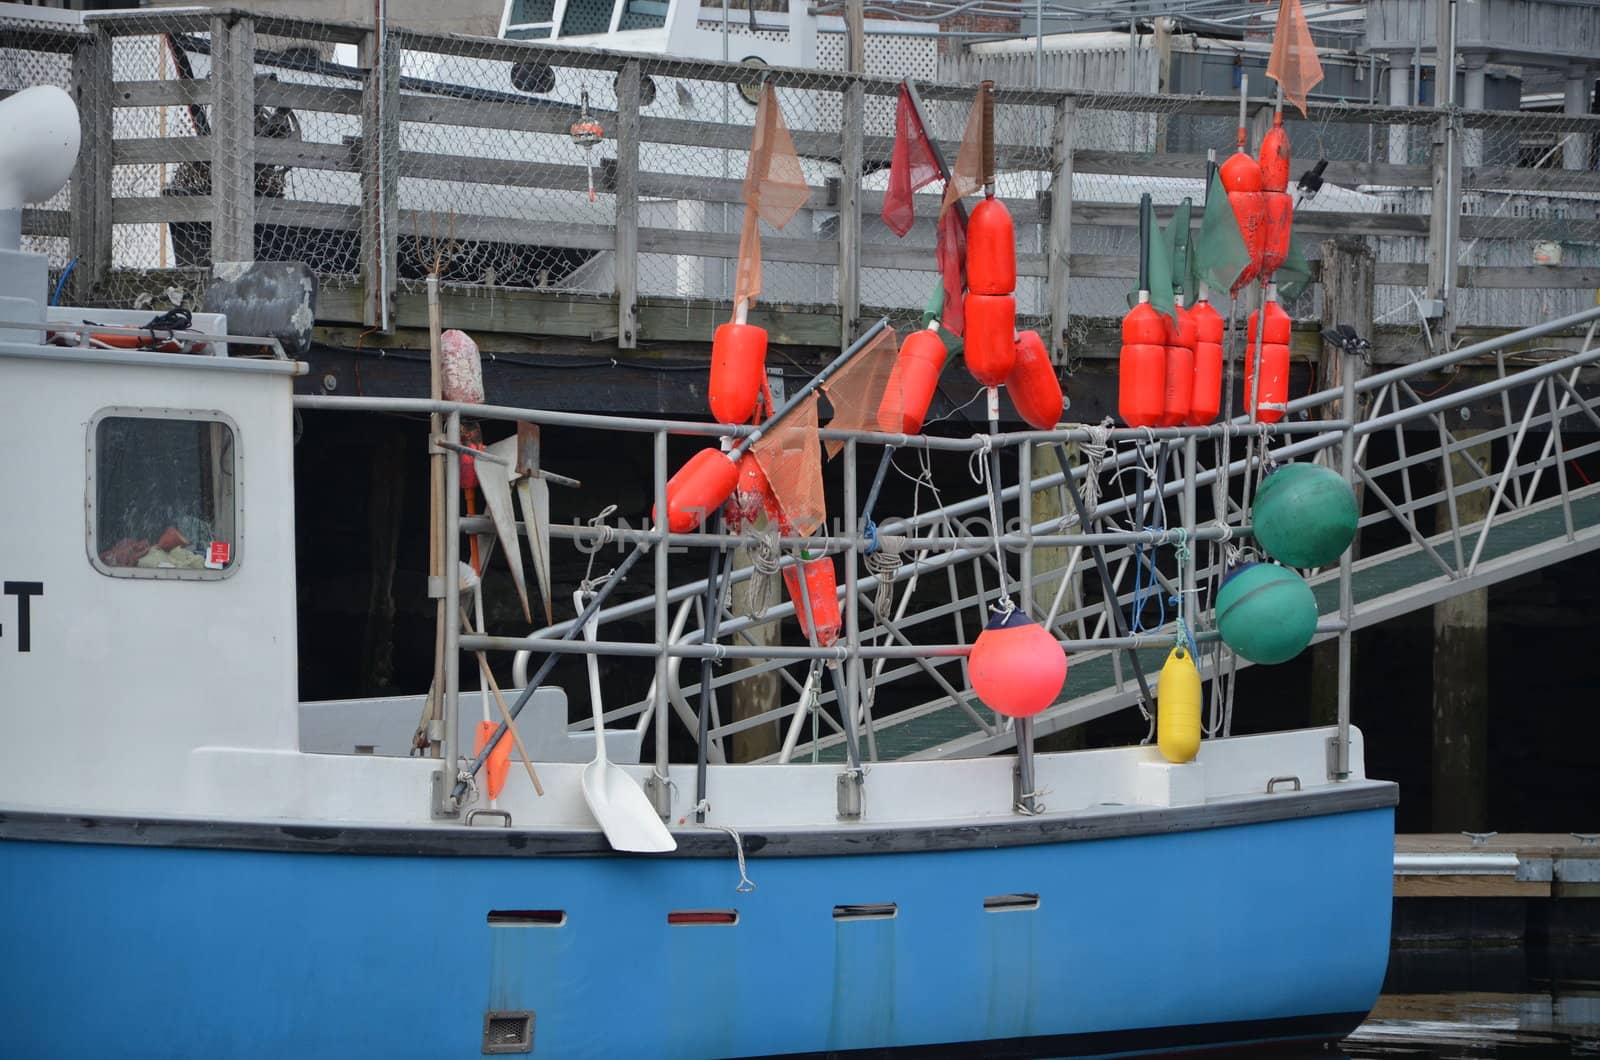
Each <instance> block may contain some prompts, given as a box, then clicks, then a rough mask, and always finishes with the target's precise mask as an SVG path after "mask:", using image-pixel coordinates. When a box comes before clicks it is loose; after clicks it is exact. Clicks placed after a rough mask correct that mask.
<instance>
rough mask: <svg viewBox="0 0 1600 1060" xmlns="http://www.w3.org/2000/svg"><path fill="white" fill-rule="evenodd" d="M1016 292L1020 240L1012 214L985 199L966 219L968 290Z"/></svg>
mask: <svg viewBox="0 0 1600 1060" xmlns="http://www.w3.org/2000/svg"><path fill="white" fill-rule="evenodd" d="M1016 289H1017V237H1016V231H1015V228H1014V227H1013V225H1012V223H1011V211H1010V210H1007V209H1006V206H1005V203H1003V202H1001V201H1000V200H999V199H984V200H983V201H982V202H980V203H978V205H976V206H974V207H973V208H972V215H971V216H970V217H968V218H967V290H969V291H971V292H972V293H973V294H1010V293H1011V292H1013V291H1015V290H1016Z"/></svg>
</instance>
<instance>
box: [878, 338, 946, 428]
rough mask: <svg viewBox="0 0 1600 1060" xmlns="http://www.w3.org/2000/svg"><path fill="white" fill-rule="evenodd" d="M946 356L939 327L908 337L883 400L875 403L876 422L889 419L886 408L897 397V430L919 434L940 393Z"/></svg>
mask: <svg viewBox="0 0 1600 1060" xmlns="http://www.w3.org/2000/svg"><path fill="white" fill-rule="evenodd" d="M947 355H948V351H947V350H946V349H945V347H944V340H943V339H941V338H940V337H939V325H938V324H933V325H931V326H929V327H926V328H923V329H922V330H921V331H913V332H912V333H911V334H909V335H907V336H906V341H905V342H903V343H901V344H900V355H899V356H898V357H897V358H896V359H895V362H894V375H893V376H891V377H890V379H889V385H888V386H887V387H885V388H884V393H883V400H882V401H880V402H879V403H878V422H879V423H883V422H884V421H885V420H886V419H889V418H891V416H892V408H891V409H887V410H886V408H885V406H888V405H890V403H891V402H892V401H893V400H894V399H895V397H896V396H898V398H899V401H900V429H901V430H902V431H904V432H905V433H907V434H921V433H922V421H923V420H924V419H926V418H927V416H928V406H929V405H931V404H933V395H934V394H935V393H937V392H938V390H939V373H940V372H942V371H944V361H945V357H946V356H947ZM896 388H898V395H896Z"/></svg>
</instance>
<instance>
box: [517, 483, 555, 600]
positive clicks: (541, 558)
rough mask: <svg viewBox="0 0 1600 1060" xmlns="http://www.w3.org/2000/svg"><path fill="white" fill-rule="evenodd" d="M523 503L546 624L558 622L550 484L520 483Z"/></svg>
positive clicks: (529, 543) (523, 516) (534, 571)
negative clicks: (552, 590)
mask: <svg viewBox="0 0 1600 1060" xmlns="http://www.w3.org/2000/svg"><path fill="white" fill-rule="evenodd" d="M517 495H518V497H519V498H520V499H521V501H522V523H523V525H524V526H526V527H527V528H528V551H529V552H530V553H532V555H533V576H534V580H535V581H536V582H538V584H539V595H540V597H542V598H543V600H544V620H545V624H546V625H553V624H554V623H555V616H554V613H553V612H552V610H551V606H550V599H551V598H550V483H548V482H546V481H545V480H544V479H542V478H525V479H523V480H521V481H520V482H518V483H517Z"/></svg>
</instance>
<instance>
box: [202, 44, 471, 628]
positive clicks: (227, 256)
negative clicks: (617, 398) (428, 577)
mask: <svg viewBox="0 0 1600 1060" xmlns="http://www.w3.org/2000/svg"><path fill="white" fill-rule="evenodd" d="M255 55H256V24H255V21H254V20H252V19H251V18H249V17H248V16H243V15H238V14H235V13H232V12H229V13H227V14H221V15H216V16H214V17H213V18H212V19H211V78H210V80H211V260H212V261H214V262H216V261H253V260H255V256H256V249H255V229H256V166H255V158H256V70H255ZM452 614H454V612H452Z"/></svg>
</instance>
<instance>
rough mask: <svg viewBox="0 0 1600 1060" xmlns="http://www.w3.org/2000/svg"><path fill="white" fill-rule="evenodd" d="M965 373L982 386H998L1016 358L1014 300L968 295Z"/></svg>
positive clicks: (1002, 297)
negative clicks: (969, 374) (970, 374)
mask: <svg viewBox="0 0 1600 1060" xmlns="http://www.w3.org/2000/svg"><path fill="white" fill-rule="evenodd" d="M962 304H963V305H964V306H965V307H966V311H967V326H966V334H964V335H962V336H961V338H962V341H963V342H964V343H965V347H966V352H965V356H966V359H967V371H969V372H971V373H972V378H974V379H976V380H977V381H978V382H980V383H982V384H983V385H984V386H999V385H1000V384H1001V383H1004V382H1005V381H1006V376H1008V375H1010V374H1011V362H1012V361H1014V360H1015V359H1016V345H1015V344H1016V337H1017V300H1016V299H1015V298H1013V297H1011V296H1010V295H1009V294H973V293H972V292H970V291H969V292H967V296H966V300H965V301H964V302H963V303H962Z"/></svg>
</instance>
